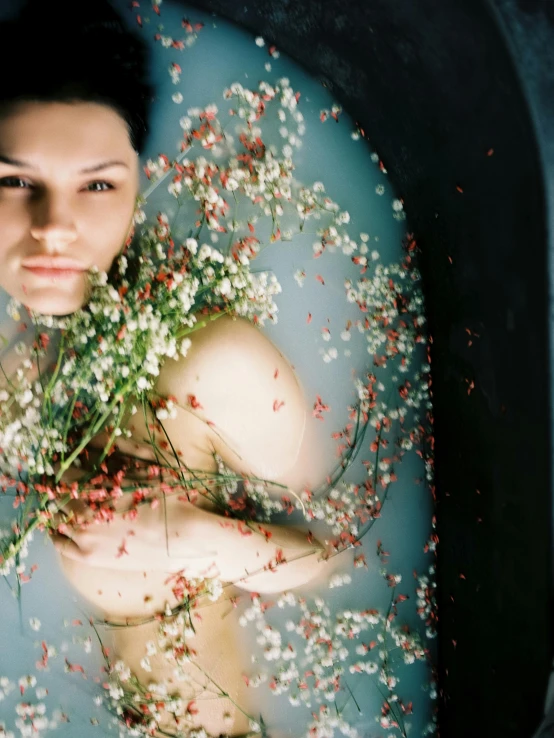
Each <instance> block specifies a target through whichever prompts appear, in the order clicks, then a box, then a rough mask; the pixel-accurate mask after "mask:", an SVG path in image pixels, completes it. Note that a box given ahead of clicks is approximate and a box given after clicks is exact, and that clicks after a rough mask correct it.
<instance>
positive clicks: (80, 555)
mask: <svg viewBox="0 0 554 738" xmlns="http://www.w3.org/2000/svg"><path fill="white" fill-rule="evenodd" d="M50 538H51V539H52V543H53V544H54V548H55V549H56V550H57V551H59V553H61V554H63V555H64V556H67V557H68V558H70V559H75V560H76V561H83V560H84V559H85V558H86V554H85V553H84V552H83V550H82V549H81V548H79V546H78V545H77V543H76V542H75V541H74V540H73V538H69V536H64V535H62V534H61V533H55V532H51V533H50Z"/></svg>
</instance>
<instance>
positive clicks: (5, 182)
mask: <svg viewBox="0 0 554 738" xmlns="http://www.w3.org/2000/svg"><path fill="white" fill-rule="evenodd" d="M14 182H23V184H29V183H28V182H25V180H24V179H21V177H3V178H2V179H0V187H10V188H12V189H20V190H21V189H23V188H22V187H19V185H17V184H16V185H14Z"/></svg>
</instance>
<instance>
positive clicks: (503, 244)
mask: <svg viewBox="0 0 554 738" xmlns="http://www.w3.org/2000/svg"><path fill="white" fill-rule="evenodd" d="M194 4H196V5H197V6H198V7H201V8H202V9H208V10H213V11H215V12H217V13H218V14H219V15H221V16H223V17H226V18H229V19H231V20H234V21H236V22H237V23H239V24H240V25H243V26H245V27H247V28H248V29H250V30H252V31H253V32H254V33H256V34H260V35H262V36H263V37H264V38H265V39H266V40H267V41H268V42H273V43H275V44H276V46H277V48H279V49H281V50H282V51H284V52H286V53H288V54H289V55H290V56H291V57H293V58H294V59H296V60H297V61H298V62H300V63H301V64H303V65H304V66H305V67H306V68H307V69H308V70H309V71H311V72H312V73H313V74H314V75H316V76H317V77H319V78H320V79H321V80H322V82H323V83H324V84H326V85H327V86H328V87H329V88H330V89H331V91H332V92H333V94H334V96H335V97H336V99H337V101H338V102H339V103H341V104H342V105H343V106H344V108H345V110H348V112H349V113H350V114H351V115H352V116H353V117H354V118H355V119H356V120H358V121H359V123H360V124H361V126H362V127H363V128H364V129H365V131H366V134H367V136H368V139H369V141H370V142H371V144H372V146H374V147H375V148H376V149H377V151H378V152H379V153H380V155H381V158H382V160H383V161H384V163H385V165H386V167H387V169H388V171H389V173H390V175H391V178H392V181H393V183H394V185H395V187H396V188H397V191H398V192H399V194H400V196H402V197H403V198H404V199H405V201H406V203H407V207H408V208H409V213H410V218H411V223H412V224H413V226H414V228H415V231H416V236H417V238H418V241H419V243H420V246H421V247H422V251H423V254H422V270H423V273H424V278H425V281H426V291H427V305H428V310H429V326H430V330H431V333H432V336H433V338H434V346H433V371H434V378H433V389H434V401H435V430H436V482H437V489H438V495H439V500H440V504H439V527H438V532H439V537H440V549H439V550H440V555H439V569H438V587H439V591H438V599H439V606H440V625H441V630H440V632H439V640H440V664H439V666H440V679H441V685H442V693H443V699H442V700H441V715H440V725H441V734H442V735H443V736H448V737H449V738H457V737H458V736H460V738H461V737H462V736H463V737H464V738H466V736H468V735H471V736H474V737H475V738H478V737H479V736H483V737H484V736H487V737H490V736H491V735H498V736H500V735H502V736H503V738H509V737H511V736H513V737H514V738H515V737H516V736H518V738H519V736H524V735H530V734H531V733H532V732H533V730H535V729H536V727H537V726H538V724H539V723H540V721H541V719H542V714H543V705H544V698H545V691H546V683H547V678H548V674H549V670H550V661H551V651H552V645H551V635H550V626H551V622H552V620H551V618H552V602H551V585H552V571H551V562H550V556H551V480H550V458H551V428H550V391H549V389H550V384H549V383H550V376H549V361H550V360H549V333H548V315H549V313H548V290H549V286H548V279H547V275H548V258H547V257H548V248H549V246H548V241H547V222H546V202H545V189H544V188H545V184H544V175H543V170H542V167H541V158H540V155H539V150H538V144H537V137H536V133H535V129H534V125H533V122H532V118H531V114H530V112H529V107H528V104H527V101H526V97H525V94H524V91H523V90H522V84H521V82H520V80H522V81H523V87H525V85H526V80H527V75H528V74H529V73H533V71H534V73H535V74H537V75H538V76H539V77H540V74H542V75H543V77H544V79H545V80H546V81H547V82H548V79H549V78H548V72H547V70H543V71H542V72H540V74H539V72H538V69H539V66H538V65H537V58H536V57H534V56H533V53H534V52H533V50H532V49H531V50H530V49H529V48H528V47H527V46H526V36H525V33H528V32H529V30H527V31H526V30H525V28H523V30H522V28H521V27H520V26H518V14H519V13H521V12H522V11H521V8H519V7H518V4H517V3H516V0H506V1H505V2H503V1H502V0H498V6H495V8H496V7H498V11H499V13H500V17H501V18H504V21H503V22H504V23H505V24H506V25H505V27H506V29H507V31H508V33H512V32H513V28H512V29H510V26H511V25H513V26H514V27H515V28H516V30H517V29H518V28H519V32H520V35H519V39H518V43H519V44H520V47H521V49H522V50H524V53H525V54H526V55H527V65H526V66H524V67H523V68H522V67H521V66H520V69H519V71H518V68H517V65H518V64H520V65H521V59H522V57H523V56H524V53H523V51H522V53H521V54H520V56H519V61H518V55H517V54H514V55H513V56H511V55H510V52H509V51H508V44H507V43H506V40H505V39H504V37H503V35H502V32H501V30H500V27H499V22H498V19H497V18H496V17H495V16H496V12H495V10H494V8H491V7H489V6H488V5H486V4H485V3H484V2H481V1H479V0H448V2H444V0H417V1H414V0H399V1H398V2H396V3H394V4H391V3H390V2H387V1H386V0H371V2H362V1H361V0H360V1H359V2H356V1H355V0H340V2H339V1H338V0H325V1H324V0H304V1H302V2H301V1H300V0H296V1H295V2H294V3H291V2H287V1H286V0H256V1H255V2H254V1H253V0H251V1H250V2H248V1H247V0H246V1H245V0H205V1H204V2H196V3H194ZM521 5H525V6H526V7H530V14H531V15H530V17H531V18H532V19H533V18H535V19H538V18H539V16H540V12H541V8H542V7H543V6H546V2H544V3H543V2H540V1H539V0H536V1H535V2H534V3H523V2H522V3H521ZM531 6H532V7H531ZM541 28H542V26H541ZM542 31H543V34H544V33H545V31H544V28H542ZM546 33H548V31H546ZM551 36H552V34H551V32H550V38H551ZM533 48H534V49H536V48H537V47H533ZM544 49H545V50H546V45H545V46H544ZM533 60H534V65H533V64H531V62H532V61H533ZM537 79H538V78H537ZM550 81H551V80H550ZM533 84H534V85H535V87H537V86H538V82H537V81H535V82H533ZM369 90H371V100H377V101H378V103H379V104H378V106H373V107H370V106H369V104H368V102H367V101H366V91H369ZM551 99H554V98H552V97H551ZM544 112H545V108H543V109H542V110H541V108H540V106H539V107H538V108H534V109H533V115H534V116H535V124H536V123H537V119H539V120H540V119H541V116H543V115H544ZM537 130H539V129H538V128H537ZM540 134H541V135H543V134H544V130H542V131H540ZM491 149H492V151H491ZM548 153H549V156H548V157H546V158H548V159H549V160H550V162H551V163H554V162H553V161H552V160H553V159H554V157H553V156H552V146H551V145H550V148H549V149H548ZM544 154H545V150H544V149H543V156H544ZM553 171H554V170H553ZM467 329H469V330H470V331H472V332H473V333H474V334H478V336H471V340H472V344H471V346H470V345H468V344H469V340H468V337H469V334H468V333H467ZM478 519H479V520H478ZM460 575H463V577H465V578H462V577H461V576H460ZM453 641H456V644H454V643H453ZM477 716H479V717H478V718H477Z"/></svg>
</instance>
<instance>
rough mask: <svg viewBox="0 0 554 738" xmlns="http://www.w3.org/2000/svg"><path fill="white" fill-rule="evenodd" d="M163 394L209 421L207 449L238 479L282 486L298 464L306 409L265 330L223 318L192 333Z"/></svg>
mask: <svg viewBox="0 0 554 738" xmlns="http://www.w3.org/2000/svg"><path fill="white" fill-rule="evenodd" d="M190 338H191V341H192V345H191V347H190V349H189V351H188V353H187V356H186V357H181V358H179V359H178V360H177V361H175V360H169V361H166V363H165V364H164V366H163V369H162V372H161V374H160V377H159V382H158V391H160V392H161V393H163V394H172V395H174V396H175V397H177V400H178V403H179V405H181V406H185V407H187V408H189V409H190V410H191V411H193V412H194V413H195V414H196V415H197V417H199V418H201V419H202V420H204V421H206V424H205V428H206V442H207V443H209V444H210V445H211V447H212V449H213V451H216V452H217V453H219V454H220V455H221V456H222V458H223V459H224V461H225V462H226V463H227V464H228V465H229V466H231V467H232V468H234V469H236V470H237V471H239V472H244V473H251V474H257V475H260V476H264V477H265V478H271V479H278V478H279V477H280V476H281V474H283V473H285V472H286V471H287V470H288V469H289V468H290V467H291V466H292V465H293V464H294V462H295V461H296V459H297V457H298V453H299V450H300V445H301V442H302V438H303V434H304V427H305V422H306V402H305V399H304V395H303V392H302V388H301V386H300V384H299V382H298V379H297V377H296V375H295V373H294V370H293V368H292V367H291V365H290V364H289V362H288V361H287V359H286V358H285V357H284V356H283V354H282V353H281V352H280V351H279V349H278V348H277V347H276V346H275V345H274V344H273V343H272V342H271V341H270V340H269V339H268V338H267V337H266V336H265V335H264V334H263V333H262V332H261V330H260V329H259V328H257V327H256V326H254V325H253V324H251V323H250V322H249V321H247V320H245V319H242V318H231V317H229V316H224V317H221V318H218V319H217V320H214V321H211V322H208V323H207V324H206V325H205V326H204V327H202V328H200V329H199V330H197V331H196V332H194V333H193V334H191V337H190Z"/></svg>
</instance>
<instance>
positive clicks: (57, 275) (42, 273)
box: [23, 266, 83, 279]
mask: <svg viewBox="0 0 554 738" xmlns="http://www.w3.org/2000/svg"><path fill="white" fill-rule="evenodd" d="M23 269H26V270H27V271H28V272H32V273H33V274H37V275H38V276H39V277H49V278H54V279H69V278H71V277H74V276H75V275H76V274H82V273H83V270H82V269H49V268H48V267H26V266H24V267H23Z"/></svg>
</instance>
